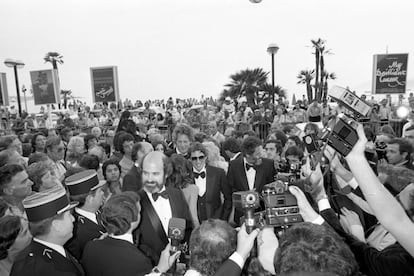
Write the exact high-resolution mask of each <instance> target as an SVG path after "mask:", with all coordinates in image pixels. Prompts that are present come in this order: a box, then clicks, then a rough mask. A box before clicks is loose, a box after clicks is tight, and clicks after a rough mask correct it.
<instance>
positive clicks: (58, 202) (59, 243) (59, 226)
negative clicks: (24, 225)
mask: <svg viewBox="0 0 414 276" xmlns="http://www.w3.org/2000/svg"><path fill="white" fill-rule="evenodd" d="M76 205H77V203H70V202H69V200H68V197H67V195H66V190H65V189H64V188H63V187H59V186H56V187H54V188H52V189H49V190H47V191H46V192H42V193H34V194H32V195H30V196H28V197H27V198H25V199H24V200H23V206H24V208H25V211H26V214H27V219H28V221H29V228H30V232H31V233H32V235H33V240H32V242H31V243H30V244H29V245H28V246H27V247H26V248H25V249H24V250H23V251H21V252H20V253H19V255H18V256H17V258H16V259H15V261H14V264H13V266H12V269H11V272H10V275H11V276H25V275H30V276H43V275H56V276H59V275H68V276H69V275H73V276H76V275H79V276H83V275H85V273H84V271H83V269H82V266H81V265H80V264H79V263H78V261H77V260H76V259H75V258H74V257H73V256H72V255H71V254H70V253H69V252H68V251H66V250H65V249H64V248H63V245H64V244H65V243H66V242H67V241H68V240H69V239H70V238H71V237H72V230H73V220H74V219H73V216H72V215H71V213H70V210H71V209H72V208H74V207H75V206H76Z"/></svg>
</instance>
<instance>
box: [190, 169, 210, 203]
mask: <svg viewBox="0 0 414 276" xmlns="http://www.w3.org/2000/svg"><path fill="white" fill-rule="evenodd" d="M193 171H194V172H196V173H202V172H204V173H205V174H206V177H204V178H202V177H201V176H200V177H198V178H197V177H195V178H194V180H195V184H196V186H197V187H198V195H199V196H203V195H204V194H205V193H206V179H207V172H206V167H204V168H203V169H202V170H201V171H199V172H197V171H196V170H195V169H194V170H193Z"/></svg>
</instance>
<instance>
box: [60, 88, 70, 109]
mask: <svg viewBox="0 0 414 276" xmlns="http://www.w3.org/2000/svg"><path fill="white" fill-rule="evenodd" d="M60 94H61V95H63V107H64V108H67V105H68V97H70V96H71V95H72V90H63V89H62V90H60Z"/></svg>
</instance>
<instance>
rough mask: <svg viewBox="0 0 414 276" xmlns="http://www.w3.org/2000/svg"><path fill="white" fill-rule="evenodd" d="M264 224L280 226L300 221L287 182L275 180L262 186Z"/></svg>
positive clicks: (300, 218)
mask: <svg viewBox="0 0 414 276" xmlns="http://www.w3.org/2000/svg"><path fill="white" fill-rule="evenodd" d="M262 198H263V201H264V203H265V211H264V212H265V216H264V217H265V221H266V225H271V226H275V227H280V226H284V225H292V224H294V223H298V222H302V221H303V219H302V216H301V215H300V213H299V207H298V203H297V201H296V198H295V196H294V195H292V194H291V193H290V192H289V190H288V184H287V183H286V182H282V181H280V180H277V181H275V182H272V183H270V184H267V185H265V186H264V187H263V191H262Z"/></svg>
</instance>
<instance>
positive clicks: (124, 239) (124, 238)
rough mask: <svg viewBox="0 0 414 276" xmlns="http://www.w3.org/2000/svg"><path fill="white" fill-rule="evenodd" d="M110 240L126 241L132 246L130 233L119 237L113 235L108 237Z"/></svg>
mask: <svg viewBox="0 0 414 276" xmlns="http://www.w3.org/2000/svg"><path fill="white" fill-rule="evenodd" d="M109 236H110V237H111V238H114V239H117V240H123V241H127V242H130V243H132V244H134V240H133V239H132V234H131V233H125V234H123V235H119V236H115V235H109Z"/></svg>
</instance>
